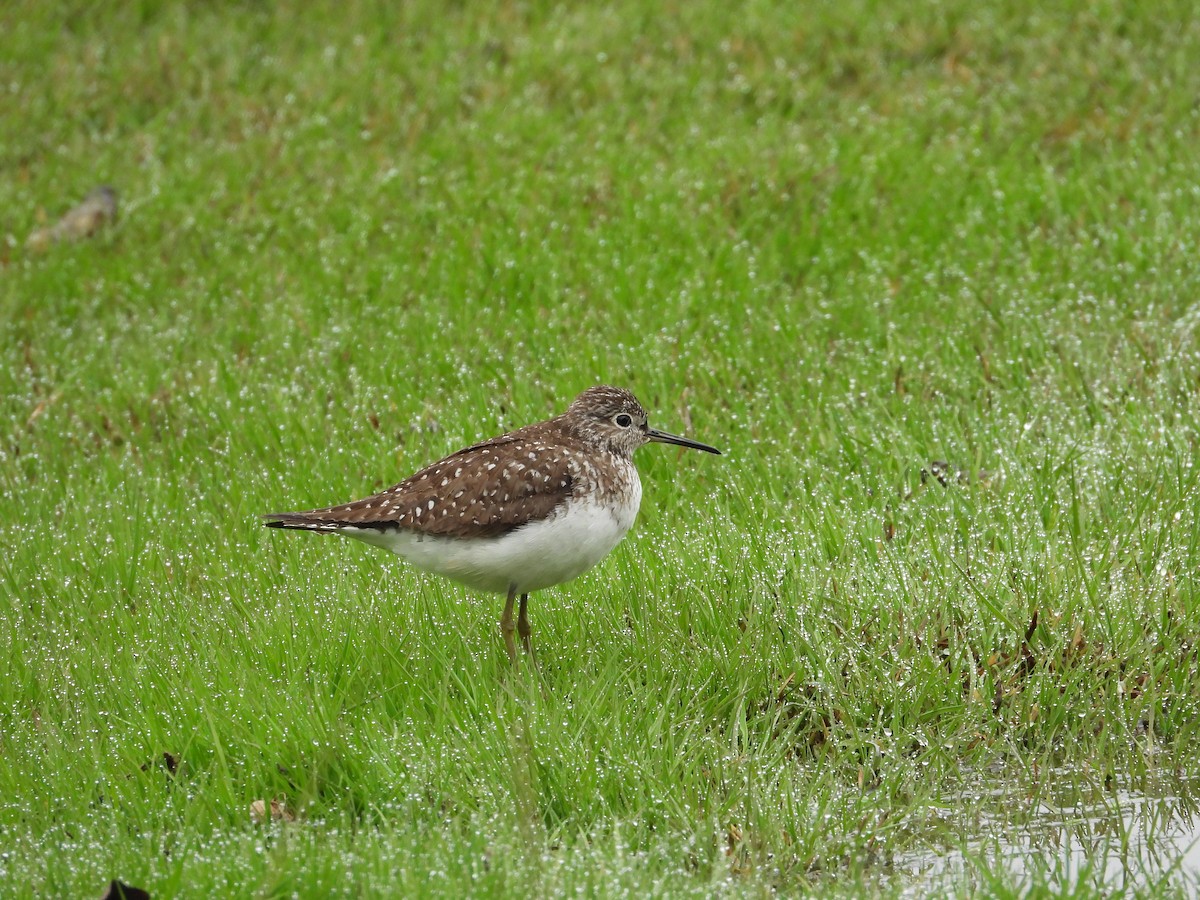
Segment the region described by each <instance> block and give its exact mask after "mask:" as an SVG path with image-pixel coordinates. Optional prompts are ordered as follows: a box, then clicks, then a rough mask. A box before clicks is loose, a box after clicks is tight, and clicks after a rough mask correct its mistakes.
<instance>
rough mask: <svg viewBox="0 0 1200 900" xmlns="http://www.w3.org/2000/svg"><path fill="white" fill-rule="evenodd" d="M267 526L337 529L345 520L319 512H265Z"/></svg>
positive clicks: (343, 524) (264, 520) (342, 526)
mask: <svg viewBox="0 0 1200 900" xmlns="http://www.w3.org/2000/svg"><path fill="white" fill-rule="evenodd" d="M262 520H263V524H264V525H266V526H267V527H268V528H290V529H292V530H293V531H337V530H338V529H339V528H344V527H345V526H346V523H345V522H338V521H336V520H334V519H331V518H328V517H324V516H322V515H321V514H320V512H287V513H267V514H266V515H265V516H263V517H262Z"/></svg>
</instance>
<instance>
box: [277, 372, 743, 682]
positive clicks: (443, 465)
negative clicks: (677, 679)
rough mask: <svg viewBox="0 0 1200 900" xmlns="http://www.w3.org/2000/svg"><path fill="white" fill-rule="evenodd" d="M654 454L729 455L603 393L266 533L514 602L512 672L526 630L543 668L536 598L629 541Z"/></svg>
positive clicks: (505, 619) (628, 398)
mask: <svg viewBox="0 0 1200 900" xmlns="http://www.w3.org/2000/svg"><path fill="white" fill-rule="evenodd" d="M649 443H659V444H674V445H677V446H680V447H687V448H689V449H693V450H702V451H704V452H706V453H714V454H718V455H720V453H721V451H720V450H718V449H717V448H716V447H711V446H709V445H708V444H703V443H701V442H700V441H695V440H692V439H691V438H687V437H681V436H679V435H676V434H671V433H669V432H666V431H660V430H658V429H657V428H651V427H650V425H649V422H648V417H647V414H646V410H645V407H643V406H642V404H641V403H640V402H638V399H637V398H636V397H635V396H634V395H633V394H632V393H630V392H629V391H628V390H625V389H624V388H619V387H612V386H610V385H604V384H601V385H596V386H594V387H590V388H588V389H587V390H585V391H583V393H581V394H579V396H577V397H576V398H575V399H574V400H573V401H572V402H571V404H570V405H569V406H568V407H567V409H566V411H565V412H564V413H562V414H561V415H558V416H555V417H554V418H551V419H547V420H545V421H542V422H535V423H534V424H532V425H526V426H525V427H523V428H518V429H516V430H515V431H510V432H508V433H506V434H502V435H500V436H499V437H494V438H491V439H489V440H485V441H481V442H480V443H477V444H472V445H471V446H469V447H466V448H464V449H462V450H459V451H458V452H457V453H452V454H450V455H449V456H447V457H445V458H444V459H440V460H438V461H437V462H435V463H433V464H432V465H429V466H427V467H425V468H424V469H421V470H420V471H419V472H416V473H415V474H413V475H411V476H409V477H408V478H406V479H404V480H403V481H401V482H400V483H399V484H397V485H395V486H394V487H390V488H388V489H387V490H385V491H382V492H380V493H378V494H374V495H372V496H370V497H366V498H364V499H362V500H356V501H354V502H352V503H344V504H340V505H337V506H329V507H325V508H323V509H313V510H307V511H303V512H284V513H269V514H267V515H265V516H263V517H262V518H263V523H264V524H265V525H267V526H268V527H270V528H283V529H292V530H298V531H315V532H319V533H323V534H341V535H345V536H347V537H352V538H356V539H357V540H360V541H363V542H365V543H367V544H371V545H374V546H376V547H382V548H384V549H386V550H390V551H392V552H393V553H395V554H396V555H398V556H400V557H401V558H402V559H404V560H406V561H408V562H409V563H411V564H412V565H414V566H416V567H417V568H418V569H422V570H424V571H426V572H431V573H433V574H435V575H440V576H443V577H445V578H449V579H451V580H453V581H457V582H459V583H461V584H464V585H466V586H467V587H469V588H471V589H473V590H476V591H483V592H489V593H495V594H502V595H504V596H505V598H506V600H505V604H504V611H503V613H502V614H501V616H500V633H501V635H502V637H503V639H504V646H505V649H506V650H507V651H508V657H509V660H510V662H511V663H512V664H513V665H514V666H515V665H517V664H518V655H517V649H516V641H515V639H514V637H513V632H514V630H515V631H516V632H517V634H518V635H519V637H520V638H521V644H522V649H523V650H524V652H525V653H526V654H527V655H528V656H529V657H530V659H531V661H532V662H533V663H534V665H536V657H535V656H534V653H533V642H532V637H531V635H532V627H531V625H530V622H529V615H528V603H529V594H530V593H532V592H533V591H538V590H542V589H543V588H548V587H552V586H554V585H557V584H562V583H564V582H567V581H570V580H571V579H573V578H576V577H578V576H579V575H582V574H583V573H584V572H586V571H588V569H591V568H592V567H593V566H595V565H596V564H597V563H598V562H600V560H602V559H603V558H604V557H605V556H607V555H608V554H609V553H610V552H611V551H612V550H613V548H614V547H616V546H617V544H618V543H620V541H621V539H622V538H623V537H625V534H626V532H628V531H629V529H630V527H632V525H633V522H634V519H635V518H636V517H637V511H638V506H639V505H640V503H641V499H642V484H641V479H640V478H639V477H638V472H637V469H636V468H635V467H634V464H633V454H634V451H635V450H637V449H638V448H639V447H642V446H644V445H646V444H649ZM518 597H519V598H520V600H519V606H518V612H517V617H516V620H515V621H514V619H513V606H514V603H515V602H517V598H518Z"/></svg>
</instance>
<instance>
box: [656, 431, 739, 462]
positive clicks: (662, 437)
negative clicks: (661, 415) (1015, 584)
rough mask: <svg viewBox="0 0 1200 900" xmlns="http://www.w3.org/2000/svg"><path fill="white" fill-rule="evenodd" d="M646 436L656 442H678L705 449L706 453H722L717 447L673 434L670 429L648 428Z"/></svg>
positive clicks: (682, 444) (682, 445) (695, 448)
mask: <svg viewBox="0 0 1200 900" xmlns="http://www.w3.org/2000/svg"><path fill="white" fill-rule="evenodd" d="M646 437H648V438H650V440H651V441H653V442H654V443H656V444H678V445H679V446H680V447H690V448H691V449H692V450H703V451H704V452H705V453H715V454H717V456H720V455H721V451H720V450H718V449H717V448H716V447H710V446H708V444H702V443H700V442H699V441H693V440H692V439H691V438H685V437H680V436H679V435H677V434H671V433H670V432H669V431H659V430H658V429H657V428H647V429H646Z"/></svg>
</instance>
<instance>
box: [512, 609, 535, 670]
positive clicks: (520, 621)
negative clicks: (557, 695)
mask: <svg viewBox="0 0 1200 900" xmlns="http://www.w3.org/2000/svg"><path fill="white" fill-rule="evenodd" d="M517 633H518V634H520V635H521V646H523V647H524V648H525V652H526V653H528V654H529V658H530V659H532V660H533V664H534V665H535V666H536V665H537V657H535V656H534V655H533V641H532V640H531V639H530V635H531V634H533V628H532V627H531V626H530V625H529V595H528V594H522V595H521V612H520V614H519V615H518V616H517Z"/></svg>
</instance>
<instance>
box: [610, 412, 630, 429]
mask: <svg viewBox="0 0 1200 900" xmlns="http://www.w3.org/2000/svg"><path fill="white" fill-rule="evenodd" d="M613 421H614V422H616V423H617V424H618V425H620V426H621V427H622V428H628V427H629V426H630V425H632V424H633V419H632V418H631V417H630V416H628V415H626V414H625V413H621V414H620V415H619V416H617V417H616V418H615V419H613Z"/></svg>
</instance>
